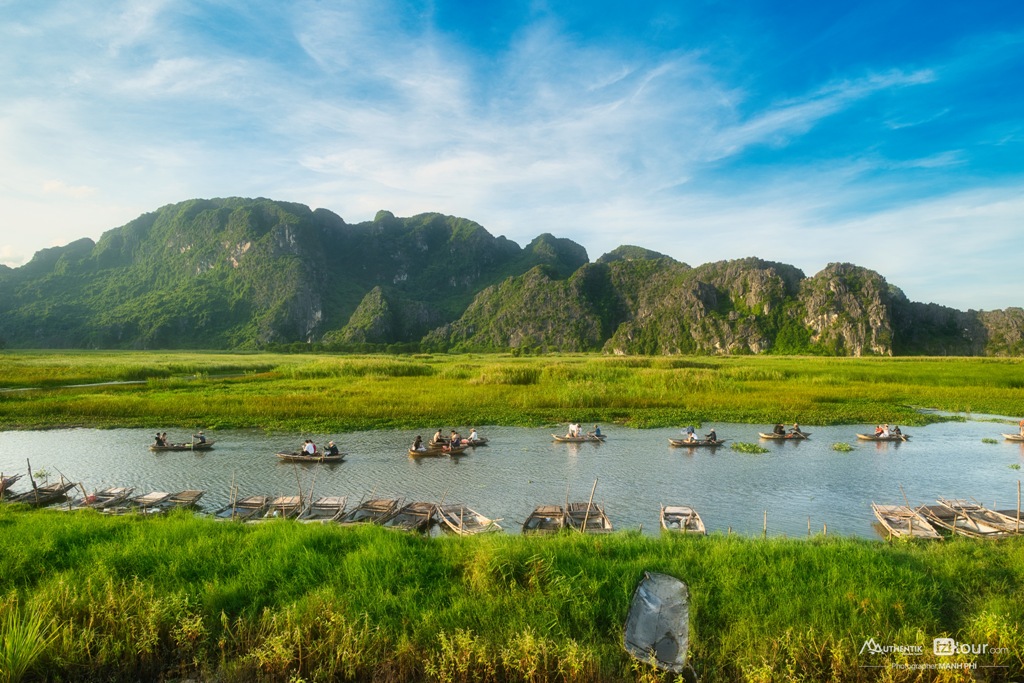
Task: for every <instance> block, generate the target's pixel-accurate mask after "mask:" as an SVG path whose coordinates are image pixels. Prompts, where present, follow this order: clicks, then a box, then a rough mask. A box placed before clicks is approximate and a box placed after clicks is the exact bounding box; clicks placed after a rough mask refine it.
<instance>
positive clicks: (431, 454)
mask: <svg viewBox="0 0 1024 683" xmlns="http://www.w3.org/2000/svg"><path fill="white" fill-rule="evenodd" d="M467 448H468V446H459V447H457V448H442V447H440V446H436V447H430V448H427V450H425V451H418V450H416V449H415V448H410V449H409V455H411V456H412V457H414V458H436V457H440V456H442V455H461V454H462V453H465V452H466V449H467Z"/></svg>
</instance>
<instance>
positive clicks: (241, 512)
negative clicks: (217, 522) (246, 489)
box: [213, 496, 270, 522]
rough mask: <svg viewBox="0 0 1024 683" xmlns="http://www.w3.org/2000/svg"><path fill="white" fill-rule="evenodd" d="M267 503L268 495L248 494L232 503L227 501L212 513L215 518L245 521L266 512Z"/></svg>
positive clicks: (268, 503)
mask: <svg viewBox="0 0 1024 683" xmlns="http://www.w3.org/2000/svg"><path fill="white" fill-rule="evenodd" d="M268 505H270V496H248V497H247V498H242V499H241V500H237V501H235V502H234V503H228V504H227V505H225V506H224V507H222V508H221V509H220V510H217V511H216V512H215V513H213V514H214V517H215V518H216V519H221V520H224V519H230V520H233V521H238V522H245V521H248V520H250V519H256V518H257V517H259V516H260V515H262V514H263V513H264V512H266V510H267V506H268Z"/></svg>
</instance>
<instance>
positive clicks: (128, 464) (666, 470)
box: [0, 421, 1024, 538]
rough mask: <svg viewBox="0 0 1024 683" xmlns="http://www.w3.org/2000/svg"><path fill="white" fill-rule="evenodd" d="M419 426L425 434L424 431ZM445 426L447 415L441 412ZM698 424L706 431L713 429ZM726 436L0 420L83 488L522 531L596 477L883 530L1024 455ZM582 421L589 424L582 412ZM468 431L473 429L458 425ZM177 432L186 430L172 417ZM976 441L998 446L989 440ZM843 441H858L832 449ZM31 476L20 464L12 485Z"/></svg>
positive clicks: (697, 503) (0, 455)
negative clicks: (446, 442)
mask: <svg viewBox="0 0 1024 683" xmlns="http://www.w3.org/2000/svg"><path fill="white" fill-rule="evenodd" d="M438 426H439V425H434V427H433V429H424V430H423V431H422V432H420V433H421V434H422V436H423V437H424V439H429V438H430V436H431V434H433V432H434V430H436V429H437V427H438ZM440 426H441V427H443V428H444V429H445V433H447V431H448V430H449V429H451V425H440ZM709 426H710V425H706V426H705V428H704V429H703V430H699V431H700V433H701V434H703V433H705V432H706V431H707V428H708V427H709ZM714 427H715V428H716V429H717V431H718V436H719V438H722V439H727V440H728V441H727V442H726V445H725V446H724V447H721V448H718V449H715V450H709V449H706V448H695V449H687V448H673V447H671V446H669V444H668V439H669V438H678V437H679V430H678V429H649V430H634V429H625V428H619V427H616V426H614V425H602V430H603V431H604V432H605V434H607V436H608V440H607V442H605V443H603V444H592V443H584V444H566V443H553V442H552V439H551V434H552V432H554V433H559V434H564V433H565V426H564V425H562V426H560V427H559V428H542V429H532V428H529V429H527V428H520V427H481V428H480V434H481V435H482V436H486V437H488V438H489V439H490V445H488V446H486V447H481V448H477V449H475V450H474V449H469V450H467V453H468V455H463V456H460V457H457V458H448V457H442V458H417V459H414V458H410V457H408V456H407V455H406V449H407V448H408V446H409V444H411V443H412V440H413V438H414V437H415V436H416V432H411V431H406V430H392V431H374V432H355V433H348V434H302V435H297V434H296V435H291V434H266V433H263V432H259V431H239V430H224V431H209V430H208V431H207V437H208V438H210V439H213V440H215V441H216V444H215V445H214V448H213V450H210V451H208V452H202V453H191V452H165V453H151V452H150V451H149V450H148V448H147V447H148V445H149V444H150V443H152V439H153V433H154V432H155V431H156V427H154V429H153V430H140V429H103V430H99V429H64V430H48V431H10V432H0V471H3V472H4V473H19V472H21V473H24V472H25V471H26V468H27V465H26V458H29V459H31V462H32V467H33V470H34V471H39V470H40V469H45V470H46V471H48V472H49V473H50V480H51V481H53V480H54V479H56V478H57V477H59V473H63V474H64V475H65V476H67V477H68V478H70V479H73V480H74V481H76V482H77V481H80V482H82V483H83V484H84V486H85V488H86V490H88V491H89V492H92V491H93V490H96V489H101V488H105V487H107V486H133V487H135V490H136V493H145V492H148V491H151V490H163V491H173V490H179V489H188V488H199V489H205V490H206V495H205V497H204V499H203V503H204V507H205V509H206V510H211V509H214V508H215V507H217V506H219V505H222V504H225V503H226V502H227V501H228V500H229V498H230V490H231V487H232V485H234V486H235V487H236V488H237V490H238V495H239V497H242V496H247V495H253V494H268V495H294V494H295V493H296V492H297V490H298V489H299V487H300V486H301V488H302V491H303V493H305V494H308V493H309V490H310V489H311V488H312V492H313V495H314V496H319V495H345V496H348V498H349V504H350V505H352V504H353V503H354V502H357V501H358V500H359V499H360V498H365V497H370V496H371V494H372V495H373V496H374V497H394V498H398V497H402V498H405V499H406V500H408V501H413V500H428V501H438V500H440V499H441V497H442V496H446V497H445V500H446V501H447V502H453V503H454V502H462V503H466V504H468V505H469V506H470V507H473V508H475V509H477V510H479V511H480V512H482V513H483V514H485V515H487V516H489V517H495V518H502V522H501V524H502V526H503V527H504V528H505V529H506V531H509V532H511V533H518V532H519V528H520V526H521V524H522V521H523V520H524V519H525V518H526V516H527V515H528V514H529V513H530V511H531V510H533V508H534V507H535V506H537V505H541V504H559V503H564V501H565V499H566V488H567V487H568V489H569V497H570V499H571V500H574V501H586V500H587V498H588V497H589V495H590V490H591V487H592V485H593V483H594V480H595V479H597V480H598V485H597V493H596V494H595V496H594V500H595V501H597V502H599V503H603V504H604V506H605V509H606V511H607V513H608V515H609V517H610V518H611V520H612V523H613V524H614V526H615V528H616V529H617V530H621V529H638V528H640V527H641V526H642V528H643V532H644V533H645V534H651V535H656V534H658V533H659V526H658V525H659V521H658V514H659V504H661V503H665V504H688V505H693V506H694V507H696V508H697V510H698V511H699V512H700V514H701V516H702V517H703V519H704V521H705V524H706V525H707V528H708V532H709V533H712V532H723V533H724V532H726V531H727V530H728V529H730V528H731V529H732V531H733V532H734V533H740V534H744V535H750V536H756V535H759V534H761V529H762V524H763V520H764V511H765V510H767V511H768V533H769V534H770V535H773V536H777V535H786V536H791V537H799V536H806V535H807V524H808V518H810V524H811V528H812V531H813V532H814V533H821V531H822V528H823V525H825V524H827V525H828V533H829V534H841V535H846V536H861V537H868V538H877V537H878V536H877V534H876V532H875V530H874V528H873V522H874V521H875V520H874V516H873V515H872V513H871V503H872V501H874V502H878V503H898V504H902V503H903V502H904V499H903V494H902V493H901V492H900V488H899V485H900V484H902V485H903V489H904V490H905V491H906V495H907V497H908V499H909V500H910V503H911V504H913V505H918V504H922V503H928V504H931V503H933V502H934V500H935V498H937V497H940V496H941V497H946V498H974V499H976V500H977V501H979V502H981V503H983V504H985V505H988V506H993V505H995V506H996V507H999V508H1003V509H1006V508H1015V507H1016V505H1017V481H1018V479H1020V478H1021V477H1022V471H1024V470H1019V469H1014V468H1013V467H1012V466H1014V465H1024V444H1021V443H1013V442H1007V441H1004V440H1003V437H1002V433H1003V432H1008V433H1009V432H1014V431H1016V427H1015V426H1014V427H1011V426H1010V425H1008V424H1002V423H996V422H976V421H968V422H951V423H943V424H935V425H929V426H927V427H916V428H910V427H908V428H906V429H904V431H905V432H906V433H908V434H909V435H910V436H911V437H912V438H911V440H910V441H908V442H905V443H872V442H864V441H858V440H857V437H856V434H857V433H858V432H860V433H870V432H871V431H873V426H870V427H869V426H868V425H852V426H840V427H820V426H814V425H802V428H803V429H804V430H805V431H808V432H811V433H812V435H811V437H810V438H809V439H808V440H806V441H785V442H777V441H762V440H759V439H758V432H759V431H765V432H767V431H769V430H770V426H769V425H745V424H715V425H714ZM584 428H585V429H586V428H592V425H584ZM461 429H462V431H463V433H464V434H465V433H468V431H469V430H468V428H467V427H462V428H461ZM168 432H169V437H170V439H171V440H172V441H181V440H187V439H188V438H189V437H190V435H189V434H187V433H184V432H182V431H178V432H173V431H170V430H168ZM305 438H312V439H313V440H314V441H315V442H316V443H317V444H318V445H325V444H326V443H327V440H328V439H334V440H335V441H336V442H337V443H338V444H339V446H340V447H341V449H342V450H343V451H345V452H347V453H348V454H349V455H348V458H347V459H346V460H345V462H343V463H340V464H337V465H297V466H296V465H292V464H286V463H281V462H278V460H277V458H276V457H275V456H274V453H275V452H277V451H279V450H295V449H297V448H298V446H299V444H300V443H301V442H302V440H303V439H305ZM983 438H992V439H997V440H998V443H995V444H989V443H983V442H982V439H983ZM737 441H743V442H752V443H760V444H761V445H762V446H764V447H765V448H767V449H768V451H769V452H768V453H765V454H763V455H747V454H743V453H738V452H736V451H733V450H731V449H730V448H729V447H728V445H729V444H731V443H733V442H737ZM837 442H844V443H848V444H850V445H852V446H853V451H851V452H848V453H841V452H837V451H834V450H833V449H832V444H834V443H837ZM27 487H28V482H27V477H23V478H22V480H21V481H20V482H18V484H16V485H15V487H14V491H15V492H20V491H24V490H25V489H26V488H27Z"/></svg>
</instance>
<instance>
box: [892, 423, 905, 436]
mask: <svg viewBox="0 0 1024 683" xmlns="http://www.w3.org/2000/svg"><path fill="white" fill-rule="evenodd" d="M892 435H893V436H898V437H900V438H903V432H902V431H901V430H900V426H899V425H896V426H895V427H893V428H892Z"/></svg>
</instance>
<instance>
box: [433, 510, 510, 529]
mask: <svg viewBox="0 0 1024 683" xmlns="http://www.w3.org/2000/svg"><path fill="white" fill-rule="evenodd" d="M437 516H438V518H439V519H440V520H441V523H442V524H444V526H445V529H446V530H448V531H451V532H452V533H455V534H458V535H460V536H472V535H475V534H482V533H489V532H494V531H501V526H500V525H499V524H498V522H497V520H493V519H490V518H488V517H484V516H483V515H481V514H480V513H479V512H477V511H476V510H473V509H471V508H468V507H466V506H465V505H462V504H461V503H458V504H451V503H449V504H447V505H442V506H440V507H438V508H437Z"/></svg>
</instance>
